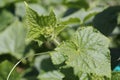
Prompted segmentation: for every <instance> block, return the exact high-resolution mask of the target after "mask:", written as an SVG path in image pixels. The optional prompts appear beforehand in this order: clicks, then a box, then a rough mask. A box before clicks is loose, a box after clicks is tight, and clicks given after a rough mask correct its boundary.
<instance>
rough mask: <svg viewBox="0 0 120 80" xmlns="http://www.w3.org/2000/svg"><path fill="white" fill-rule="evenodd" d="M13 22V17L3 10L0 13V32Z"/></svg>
mask: <svg viewBox="0 0 120 80" xmlns="http://www.w3.org/2000/svg"><path fill="white" fill-rule="evenodd" d="M13 20H14V16H13V15H12V14H11V13H10V12H8V11H6V10H3V11H1V13H0V22H1V25H0V32H1V31H3V30H4V29H5V28H6V27H8V25H9V24H10V23H11V22H13Z"/></svg>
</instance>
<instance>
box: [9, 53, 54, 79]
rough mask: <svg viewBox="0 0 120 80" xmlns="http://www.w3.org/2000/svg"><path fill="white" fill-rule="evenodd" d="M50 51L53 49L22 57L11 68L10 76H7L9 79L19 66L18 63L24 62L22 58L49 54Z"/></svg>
mask: <svg viewBox="0 0 120 80" xmlns="http://www.w3.org/2000/svg"><path fill="white" fill-rule="evenodd" d="M50 52H52V51H48V52H42V53H37V54H32V55H28V56H25V57H23V58H22V59H20V60H19V61H18V62H17V63H16V64H15V65H14V66H13V68H12V69H11V70H10V72H9V74H8V76H7V80H9V78H10V76H11V74H12V72H13V71H14V69H15V68H16V67H17V65H18V64H19V63H20V62H22V60H24V59H26V58H28V57H31V56H37V55H45V54H48V53H50Z"/></svg>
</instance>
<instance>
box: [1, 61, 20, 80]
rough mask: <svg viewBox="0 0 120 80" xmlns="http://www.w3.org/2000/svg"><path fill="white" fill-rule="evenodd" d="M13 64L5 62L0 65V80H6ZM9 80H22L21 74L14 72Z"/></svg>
mask: <svg viewBox="0 0 120 80" xmlns="http://www.w3.org/2000/svg"><path fill="white" fill-rule="evenodd" d="M12 67H13V64H12V63H11V62H9V61H4V62H2V63H0V80H6V79H7V76H8V73H9V72H10V70H11V69H12ZM9 80H20V74H19V73H18V72H16V71H13V72H12V74H11V76H10V79H9Z"/></svg>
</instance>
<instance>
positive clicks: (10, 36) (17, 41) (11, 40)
mask: <svg viewBox="0 0 120 80" xmlns="http://www.w3.org/2000/svg"><path fill="white" fill-rule="evenodd" d="M25 35H26V31H25V28H24V27H23V25H22V23H20V22H18V21H16V22H14V23H13V24H11V25H10V26H9V27H8V28H7V29H6V30H5V31H4V32H1V33H0V55H2V54H6V53H10V54H11V55H12V56H15V57H16V58H21V57H22V55H23V54H22V53H23V51H24V48H25Z"/></svg>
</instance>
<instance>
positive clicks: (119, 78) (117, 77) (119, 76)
mask: <svg viewBox="0 0 120 80" xmlns="http://www.w3.org/2000/svg"><path fill="white" fill-rule="evenodd" d="M111 80H120V72H112V79H111Z"/></svg>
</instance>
